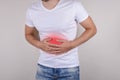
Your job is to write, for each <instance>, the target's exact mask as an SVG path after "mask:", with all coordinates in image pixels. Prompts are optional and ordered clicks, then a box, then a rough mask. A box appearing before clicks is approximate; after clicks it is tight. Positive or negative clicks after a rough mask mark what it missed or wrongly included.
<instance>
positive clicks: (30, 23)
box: [25, 9, 34, 27]
mask: <svg viewBox="0 0 120 80" xmlns="http://www.w3.org/2000/svg"><path fill="white" fill-rule="evenodd" d="M25 24H26V25H28V26H29V27H34V24H33V21H32V18H31V15H30V11H29V9H28V10H27V12H26V20H25Z"/></svg>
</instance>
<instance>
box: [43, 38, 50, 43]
mask: <svg viewBox="0 0 120 80" xmlns="http://www.w3.org/2000/svg"><path fill="white" fill-rule="evenodd" d="M50 40H51V38H49V37H48V38H45V39H44V40H43V41H45V42H48V41H50Z"/></svg>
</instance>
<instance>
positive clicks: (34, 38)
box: [25, 25, 54, 53]
mask: <svg viewBox="0 0 120 80" xmlns="http://www.w3.org/2000/svg"><path fill="white" fill-rule="evenodd" d="M25 38H26V40H27V41H28V42H29V43H30V44H32V45H33V46H35V47H37V48H38V49H42V50H43V51H45V52H48V53H51V48H52V46H54V45H53V44H50V43H49V42H48V41H49V40H50V39H49V38H47V39H44V40H42V41H41V40H40V39H39V37H38V31H37V29H36V28H35V27H29V26H27V25H25Z"/></svg>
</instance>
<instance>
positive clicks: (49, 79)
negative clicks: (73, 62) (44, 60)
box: [36, 64, 80, 80]
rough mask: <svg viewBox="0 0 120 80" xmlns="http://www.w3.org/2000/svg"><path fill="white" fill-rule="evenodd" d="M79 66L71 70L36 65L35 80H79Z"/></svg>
mask: <svg viewBox="0 0 120 80" xmlns="http://www.w3.org/2000/svg"><path fill="white" fill-rule="evenodd" d="M79 76H80V75H79V66H77V67H72V68H50V67H46V66H43V65H40V64H38V69H37V73H36V80H80V77H79Z"/></svg>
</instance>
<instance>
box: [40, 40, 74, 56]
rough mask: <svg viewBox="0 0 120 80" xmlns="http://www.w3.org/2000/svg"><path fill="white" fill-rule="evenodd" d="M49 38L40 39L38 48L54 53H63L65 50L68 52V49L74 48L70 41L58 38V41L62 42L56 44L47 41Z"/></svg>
mask: <svg viewBox="0 0 120 80" xmlns="http://www.w3.org/2000/svg"><path fill="white" fill-rule="evenodd" d="M50 40H51V39H50V38H47V39H44V40H43V41H41V42H40V47H39V48H40V49H42V50H43V51H45V52H47V53H50V54H55V55H60V54H64V53H65V52H68V51H69V50H71V49H73V48H74V47H73V45H72V42H71V41H67V40H58V42H61V43H62V44H59V45H58V44H51V43H49V41H50Z"/></svg>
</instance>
